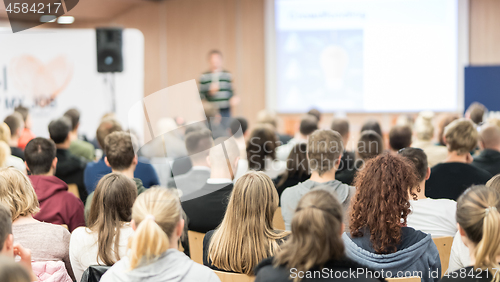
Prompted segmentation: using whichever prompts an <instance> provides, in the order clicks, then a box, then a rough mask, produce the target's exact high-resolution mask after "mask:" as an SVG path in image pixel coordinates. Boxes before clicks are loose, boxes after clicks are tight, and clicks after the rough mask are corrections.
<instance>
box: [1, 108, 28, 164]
mask: <svg viewBox="0 0 500 282" xmlns="http://www.w3.org/2000/svg"><path fill="white" fill-rule="evenodd" d="M3 122H5V123H6V124H7V126H8V127H9V130H10V143H9V146H10V151H11V153H12V155H13V156H16V157H18V158H21V159H22V160H23V161H24V152H23V150H22V149H21V148H19V138H20V137H21V135H22V133H23V130H24V121H23V116H22V115H21V114H20V113H18V112H13V113H12V114H11V115H9V116H7V117H6V118H5V119H4V121H3Z"/></svg>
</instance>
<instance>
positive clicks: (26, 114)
mask: <svg viewBox="0 0 500 282" xmlns="http://www.w3.org/2000/svg"><path fill="white" fill-rule="evenodd" d="M14 112H17V113H20V114H21V116H22V117H23V121H24V127H25V128H28V129H30V128H31V115H30V110H29V109H28V108H26V107H23V106H22V105H19V106H17V107H15V108H14Z"/></svg>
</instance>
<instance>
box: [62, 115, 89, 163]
mask: <svg viewBox="0 0 500 282" xmlns="http://www.w3.org/2000/svg"><path fill="white" fill-rule="evenodd" d="M64 116H65V117H68V118H69V120H70V121H71V131H70V132H69V139H70V145H69V152H70V153H71V154H73V155H75V156H78V157H82V158H84V159H85V160H87V162H92V161H94V160H95V152H94V151H95V148H94V145H92V143H90V142H87V141H84V140H82V139H79V138H78V129H79V128H80V111H78V110H77V109H75V108H73V109H69V110H67V111H66V112H65V113H64Z"/></svg>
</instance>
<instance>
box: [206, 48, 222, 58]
mask: <svg viewBox="0 0 500 282" xmlns="http://www.w3.org/2000/svg"><path fill="white" fill-rule="evenodd" d="M214 54H217V55H219V56H221V57H222V52H221V51H219V50H217V49H212V50H210V52H208V57H209V58H210V57H211V56H212V55H214Z"/></svg>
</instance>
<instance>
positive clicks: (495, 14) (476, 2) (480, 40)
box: [469, 0, 500, 65]
mask: <svg viewBox="0 0 500 282" xmlns="http://www.w3.org/2000/svg"><path fill="white" fill-rule="evenodd" d="M469 12H470V20H469V26H470V29H469V30H470V34H469V35H470V45H469V46H470V56H469V58H470V64H471V65H494V64H497V65H498V64H500V1H498V0H470V9H469Z"/></svg>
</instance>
